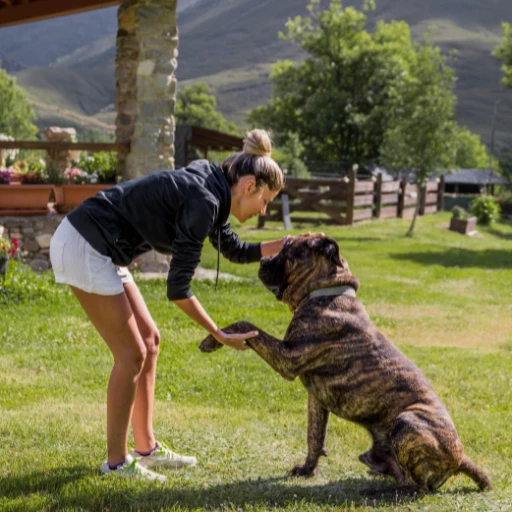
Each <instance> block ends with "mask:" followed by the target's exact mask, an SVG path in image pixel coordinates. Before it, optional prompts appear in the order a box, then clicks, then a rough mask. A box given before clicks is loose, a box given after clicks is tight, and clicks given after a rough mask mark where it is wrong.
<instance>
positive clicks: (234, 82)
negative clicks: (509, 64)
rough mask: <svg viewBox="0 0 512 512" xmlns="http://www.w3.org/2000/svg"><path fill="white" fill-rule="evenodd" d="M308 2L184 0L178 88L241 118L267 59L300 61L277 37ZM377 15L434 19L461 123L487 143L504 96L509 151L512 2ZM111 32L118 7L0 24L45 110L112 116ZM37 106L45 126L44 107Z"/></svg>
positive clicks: (407, 3) (262, 94)
mask: <svg viewBox="0 0 512 512" xmlns="http://www.w3.org/2000/svg"><path fill="white" fill-rule="evenodd" d="M326 2H327V0H324V3H326ZM361 3H362V2H361V0H358V1H355V0H353V1H350V2H346V5H349V4H351V5H357V6H361ZM307 4H308V0H279V1H275V0H260V1H259V2H254V1H253V0H215V1H213V0H188V1H183V0H179V3H178V10H179V20H178V23H179V30H180V56H179V68H178V70H177V73H176V74H177V78H178V82H179V86H180V87H184V86H186V85H189V84H191V83H193V82H194V81H198V80H200V81H205V82H207V83H209V84H210V85H211V86H212V88H213V90H214V91H215V93H216V95H217V97H218V104H219V109H220V110H221V111H222V112H223V113H224V114H225V115H226V116H227V117H228V119H230V120H234V121H235V122H237V123H239V124H243V123H244V121H245V116H246V114H247V112H248V111H249V110H250V109H251V108H253V107H254V106H256V105H260V104H263V103H266V102H267V100H268V98H269V96H270V92H271V84H270V83H269V80H268V73H269V71H270V68H271V64H272V63H273V62H275V60H277V59H284V58H289V59H294V60H298V59H300V58H301V53H300V50H299V48H298V47H296V46H293V45H291V44H290V43H287V42H284V41H280V40H279V39H278V35H277V34H278V31H279V30H283V28H284V24H285V22H286V20H287V19H288V18H289V17H293V16H296V15H302V14H306V13H307V11H306V5H307ZM377 19H386V20H390V19H403V20H405V21H407V22H408V23H409V24H410V25H411V27H412V31H413V34H414V35H415V36H416V37H419V36H420V35H421V34H422V33H424V32H425V31H427V30H428V29H429V27H431V26H435V29H434V35H433V39H434V41H436V42H437V43H438V44H440V45H441V46H442V48H443V49H444V50H445V51H446V52H449V51H451V50H456V51H457V54H456V55H455V57H454V60H453V65H454V67H455V69H456V72H457V76H458V84H457V91H456V92H457V95H458V98H459V106H458V116H459V121H460V122H461V123H462V124H465V125H467V126H468V127H469V128H470V129H471V130H473V131H476V132H478V133H480V134H481V135H482V137H483V140H484V141H485V142H488V139H489V133H490V125H491V118H492V111H493V106H494V102H495V101H496V99H498V98H501V100H502V101H501V105H500V111H499V117H498V122H497V141H498V143H497V149H498V150H500V149H503V148H505V147H508V148H512V130H510V129H509V127H510V126H512V91H505V90H503V89H502V87H501V85H500V78H501V74H500V70H499V68H500V64H499V62H498V61H497V60H496V59H494V58H493V57H492V56H491V54H490V52H491V51H492V49H493V48H494V47H495V46H496V45H497V44H498V43H499V42H500V39H501V22H502V21H512V2H510V0H430V1H428V2H426V1H425V0H421V1H420V0H377V9H376V10H375V11H374V12H373V13H372V14H371V16H370V21H371V22H372V23H373V22H374V21H375V20H377ZM34 27H35V28H34ZM6 31H8V32H6ZM115 31H116V9H115V8H111V9H104V10H102V11H93V12H90V13H84V14H80V15H75V16H70V17H67V18H59V19H54V20H48V21H45V22H39V23H33V24H30V25H25V26H23V25H21V26H18V27H10V28H7V29H3V30H0V48H1V50H0V55H1V54H2V53H6V51H8V55H9V58H10V59H13V60H14V61H16V62H18V63H21V65H23V66H24V67H25V68H27V69H23V70H21V71H15V72H14V74H15V75H16V76H17V78H18V81H19V83H20V85H21V86H22V87H23V88H25V89H26V90H27V92H28V93H29V95H30V97H31V98H32V99H33V100H34V101H37V102H39V103H40V104H44V105H45V109H46V111H48V110H50V111H51V110H52V106H54V108H58V109H60V115H63V111H70V112H74V113H75V114H77V115H80V116H86V118H92V119H93V120H95V121H99V122H101V123H105V122H106V123H108V122H112V119H113V118H114V116H113V108H112V105H113V103H114V96H115V80H114V73H113V65H114V59H115ZM36 37H37V41H38V43H37V45H34V44H33V43H34V41H35V40H36V39H35V38H36ZM11 50H12V51H11ZM0 58H1V57H0ZM37 112H38V115H39V116H40V117H41V118H40V120H39V124H40V125H43V124H44V123H45V122H46V120H47V117H46V116H47V115H48V114H47V113H44V112H43V110H42V109H39V108H38V109H37ZM507 132H508V133H507Z"/></svg>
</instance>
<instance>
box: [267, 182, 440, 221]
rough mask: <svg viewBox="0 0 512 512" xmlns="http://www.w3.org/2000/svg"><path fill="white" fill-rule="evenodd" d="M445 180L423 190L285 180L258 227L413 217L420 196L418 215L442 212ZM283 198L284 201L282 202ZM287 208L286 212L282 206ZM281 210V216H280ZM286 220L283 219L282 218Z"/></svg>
mask: <svg viewBox="0 0 512 512" xmlns="http://www.w3.org/2000/svg"><path fill="white" fill-rule="evenodd" d="M443 192H444V180H443V178H442V177H441V180H439V181H436V182H428V183H427V184H426V186H425V187H423V189H421V190H419V187H418V186H417V185H413V184H411V183H407V182H406V181H405V180H402V181H386V182H384V181H382V175H378V177H377V179H376V180H375V181H374V180H366V181H358V180H357V179H355V176H354V175H352V176H351V177H350V178H348V177H347V178H311V179H300V178H292V177H290V178H287V180H286V186H285V188H284V189H283V190H282V191H281V193H280V195H279V197H278V198H277V199H276V200H275V201H274V202H272V203H271V204H270V205H269V207H268V209H267V214H266V215H265V216H260V217H259V220H258V226H259V227H263V226H264V225H265V222H268V221H278V222H283V221H284V222H307V223H317V224H338V225H350V224H354V223H355V222H359V221H363V220H368V219H372V218H381V219H385V218H393V217H412V216H413V215H414V210H415V207H416V204H417V200H418V194H419V195H420V210H419V214H420V215H425V214H429V213H435V212H437V211H440V210H442V209H443ZM283 195H284V196H285V199H286V201H281V200H280V199H281V197H282V196H283ZM285 205H286V208H283V206H285ZM283 210H284V213H283ZM285 217H286V218H285Z"/></svg>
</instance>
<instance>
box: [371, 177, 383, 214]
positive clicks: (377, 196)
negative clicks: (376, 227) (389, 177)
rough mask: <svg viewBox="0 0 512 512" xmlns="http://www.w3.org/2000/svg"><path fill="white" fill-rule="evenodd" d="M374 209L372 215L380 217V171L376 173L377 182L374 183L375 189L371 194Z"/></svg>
mask: <svg viewBox="0 0 512 512" xmlns="http://www.w3.org/2000/svg"><path fill="white" fill-rule="evenodd" d="M373 201H374V210H373V216H374V217H376V218H377V219H380V210H381V208H382V173H381V172H379V174H377V182H376V183H375V191H374V195H373Z"/></svg>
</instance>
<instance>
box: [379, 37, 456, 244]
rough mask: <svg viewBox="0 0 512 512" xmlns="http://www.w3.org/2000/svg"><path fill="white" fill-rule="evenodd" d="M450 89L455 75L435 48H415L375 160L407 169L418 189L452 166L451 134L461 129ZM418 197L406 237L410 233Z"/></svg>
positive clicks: (453, 141)
mask: <svg viewBox="0 0 512 512" xmlns="http://www.w3.org/2000/svg"><path fill="white" fill-rule="evenodd" d="M454 86H455V74H454V72H453V70H452V69H451V68H450V67H449V66H448V65H447V64H446V62H445V58H444V57H443V56H442V55H441V53H440V50H439V48H437V47H434V46H433V45H432V44H431V43H430V41H429V40H426V41H425V42H424V43H423V44H418V45H417V51H416V55H415V61H414V63H413V64H412V66H411V73H410V75H409V76H408V78H407V81H406V82H405V83H404V84H403V88H402V90H401V91H400V94H398V95H397V97H396V98H397V100H396V107H395V113H394V115H393V116H392V119H391V128H390V129H389V130H388V131H387V132H386V134H385V136H384V142H383V144H382V147H381V156H382V160H383V162H384V163H385V164H387V165H389V166H390V167H392V168H395V169H411V170H413V171H414V182H415V183H416V184H417V185H418V188H419V189H420V190H421V188H422V187H423V186H424V185H425V183H426V182H427V180H428V178H429V177H431V176H435V175H438V174H441V173H442V172H443V171H445V170H446V169H447V168H451V167H455V164H456V157H457V143H456V141H457V133H460V131H461V129H460V128H458V127H457V124H456V121H455V105H456V98H455V94H454V92H453V89H454ZM420 195H421V194H418V198H417V203H416V210H415V212H414V217H413V219H412V222H411V226H410V228H409V231H408V232H407V235H408V236H412V234H413V232H414V226H415V222H416V218H417V215H418V212H419V208H420V200H421V198H420Z"/></svg>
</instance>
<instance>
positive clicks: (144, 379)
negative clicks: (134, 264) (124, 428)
mask: <svg viewBox="0 0 512 512" xmlns="http://www.w3.org/2000/svg"><path fill="white" fill-rule="evenodd" d="M124 290H125V293H126V296H127V297H128V301H129V302H130V306H131V308H132V311H133V314H134V315H135V320H136V321H137V326H138V328H139V333H140V335H141V338H142V341H143V342H144V345H145V346H146V359H145V361H144V366H143V367H142V371H141V373H140V375H139V380H138V384H137V393H136V395H135V404H134V407H133V415H132V427H133V438H134V440H135V450H137V451H138V452H141V453H144V452H149V451H150V450H152V449H153V448H154V447H155V437H154V435H153V403H154V398H155V378H156V362H157V358H158V348H159V345H160V333H159V332H158V329H157V327H156V324H155V322H154V321H153V318H151V314H150V313H149V311H148V308H147V306H146V303H145V302H144V298H143V297H142V295H141V293H140V291H139V288H138V287H137V285H136V284H135V283H126V284H125V285H124Z"/></svg>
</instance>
